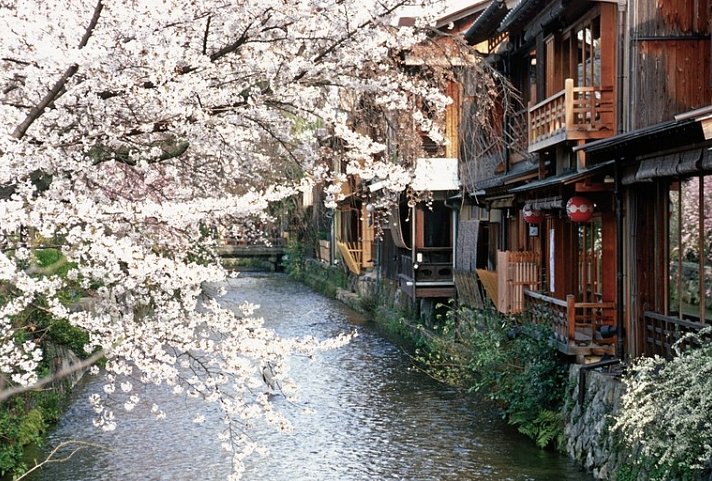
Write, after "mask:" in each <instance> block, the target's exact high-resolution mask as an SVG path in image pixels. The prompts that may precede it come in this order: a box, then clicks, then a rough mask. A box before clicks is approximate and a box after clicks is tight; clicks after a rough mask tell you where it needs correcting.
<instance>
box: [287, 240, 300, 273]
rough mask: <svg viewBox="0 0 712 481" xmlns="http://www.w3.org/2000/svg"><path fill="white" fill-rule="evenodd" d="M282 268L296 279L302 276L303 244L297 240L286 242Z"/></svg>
mask: <svg viewBox="0 0 712 481" xmlns="http://www.w3.org/2000/svg"><path fill="white" fill-rule="evenodd" d="M284 270H285V272H286V273H287V274H289V276H290V277H292V278H294V279H296V280H302V279H303V278H304V244H303V243H302V242H299V241H298V240H290V241H289V242H288V243H287V253H286V254H285V256H284Z"/></svg>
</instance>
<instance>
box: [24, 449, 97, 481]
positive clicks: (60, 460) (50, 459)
mask: <svg viewBox="0 0 712 481" xmlns="http://www.w3.org/2000/svg"><path fill="white" fill-rule="evenodd" d="M72 445H77V446H78V447H76V448H74V449H73V450H72V452H71V453H69V454H68V455H66V456H64V457H61V458H56V459H55V458H54V456H56V454H57V453H58V452H59V451H60V450H61V449H63V448H66V447H67V446H72ZM86 448H101V449H109V448H108V447H107V446H103V445H101V444H94V443H88V442H86V441H76V440H72V441H63V442H61V443H59V444H58V445H57V446H56V447H55V448H54V449H53V450H52V451H51V452H50V453H49V455H48V456H47V458H46V459H45V460H44V461H42V462H41V463H37V464H35V465H34V466H32V467H31V468H30V469H28V470H27V471H26V472H25V473H24V474H22V475H21V476H19V477H17V478H15V481H20V480H21V479H24V478H26V477H27V476H29V475H30V473H32V472H33V471H36V470H37V469H39V468H41V467H42V466H44V465H45V464H50V463H64V462H67V461H69V460H70V459H72V456H74V455H75V454H77V453H78V452H79V451H80V450H82V449H86Z"/></svg>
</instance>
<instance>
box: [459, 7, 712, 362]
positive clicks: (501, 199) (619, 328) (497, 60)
mask: <svg viewBox="0 0 712 481" xmlns="http://www.w3.org/2000/svg"><path fill="white" fill-rule="evenodd" d="M508 5H510V7H511V9H510V10H509V11H508V12H506V13H505V14H502V13H501V12H500V9H501V8H502V7H503V4H502V2H493V6H492V8H491V12H492V13H491V15H492V16H491V17H487V18H484V19H482V20H481V21H479V22H478V21H477V19H475V20H474V21H473V24H472V25H473V27H472V28H471V29H470V31H468V32H467V34H466V37H465V38H472V39H476V40H477V41H478V42H485V43H486V45H487V46H488V47H487V48H481V49H480V51H482V52H483V53H484V54H485V55H489V57H490V59H491V61H492V62H493V63H494V64H495V65H497V66H498V68H500V69H501V71H502V72H503V73H504V74H505V75H507V76H508V78H509V79H510V81H511V82H512V84H513V85H515V86H516V87H517V88H518V89H519V90H520V92H521V96H522V98H523V100H524V103H525V105H526V109H525V112H526V125H525V129H526V133H527V134H526V136H525V139H526V150H527V152H528V153H529V155H530V156H531V157H530V161H531V162H532V163H534V164H535V165H536V167H537V168H536V173H535V175H534V176H531V175H519V176H512V175H511V174H510V172H509V171H507V172H504V173H502V172H496V171H492V170H490V171H489V172H490V175H491V177H490V178H480V179H477V181H476V182H474V183H473V185H472V186H467V188H469V189H470V191H471V192H470V193H474V192H477V197H476V202H477V204H478V205H479V208H481V209H485V210H488V212H489V213H490V214H489V216H488V217H489V218H488V220H487V221H484V222H483V223H482V225H481V226H480V227H481V228H482V227H483V226H484V227H486V228H487V230H488V232H489V235H488V236H480V240H479V242H480V243H488V248H487V251H486V252H488V254H487V256H488V262H487V264H488V266H487V267H486V268H482V267H480V268H479V269H476V272H477V275H478V277H479V280H480V283H481V285H482V286H483V287H484V288H486V289H485V290H486V291H487V292H488V295H489V297H491V298H492V299H493V302H494V304H495V305H496V306H498V307H500V310H502V311H504V312H510V313H514V312H517V311H519V310H520V307H519V306H520V304H519V302H520V299H521V301H522V302H524V303H525V304H527V305H530V306H533V305H542V304H545V305H547V306H548V308H549V310H550V311H551V312H553V313H554V318H555V319H557V321H556V322H557V340H558V341H559V348H560V350H561V351H562V352H565V353H567V354H570V355H576V356H577V359H579V360H583V359H584V358H587V357H594V358H595V357H596V356H601V355H618V356H621V357H623V356H626V357H628V356H637V355H640V354H664V355H670V354H671V350H670V349H671V345H672V343H673V342H674V340H675V339H677V338H679V337H680V336H681V335H682V334H683V333H684V332H688V331H690V330H695V329H699V328H700V327H701V326H703V325H706V324H707V323H710V322H712V311H711V310H710V309H712V306H710V307H708V308H706V307H705V301H704V298H705V296H707V297H709V296H710V295H711V294H712V259H710V258H709V256H708V257H705V255H707V254H704V252H706V251H705V246H706V245H709V242H710V240H711V238H712V228H710V227H708V224H709V223H708V222H706V220H705V219H707V218H708V216H709V215H712V212H706V211H705V209H708V208H710V207H708V206H707V204H706V203H705V201H703V200H701V199H703V198H705V197H706V196H708V195H709V194H708V193H707V192H706V190H705V188H706V186H707V185H709V186H711V187H712V179H710V176H709V174H710V173H711V172H712V160H709V161H707V160H706V159H707V158H708V157H710V156H709V155H708V153H707V152H708V151H707V150H706V149H707V146H708V144H709V143H710V140H709V139H711V138H712V128H711V127H712V120H711V119H712V110H710V109H706V107H707V106H709V105H710V104H712V77H711V74H712V73H711V70H710V58H711V57H712V51H711V47H710V8H711V5H712V2H711V1H710V0H695V1H692V0H658V1H655V2H650V1H644V0H629V1H628V2H625V4H616V3H614V2H605V1H585V0H570V1H566V2H561V1H549V0H520V1H518V2H514V3H513V4H509V3H508ZM495 11H496V12H499V15H500V16H499V18H498V22H499V23H498V24H497V25H496V26H493V25H492V19H493V18H495V17H494V12H495ZM486 12H487V11H486ZM483 15H484V14H483ZM504 40H506V42H505V41H504ZM695 109H701V110H695ZM504 122H505V127H504V128H503V130H504V131H507V129H514V128H520V129H521V123H519V122H517V123H516V124H515V119H514V118H513V116H510V117H509V118H505V119H504ZM515 125H516V127H515ZM505 155H508V156H511V153H510V152H505ZM482 161H483V162H487V159H482ZM470 162H475V163H476V162H477V160H476V159H475V160H472V159H470ZM503 162H504V163H505V165H512V164H511V160H510V159H509V158H506V159H504V160H503ZM485 165H486V164H485ZM480 171H482V170H480ZM695 191H696V194H695ZM688 192H691V193H689V194H688ZM693 194H694V195H696V197H694V195H693ZM684 196H687V197H684ZM574 197H584V198H585V199H587V200H588V201H589V202H590V203H591V204H592V205H593V206H594V211H593V214H592V216H591V218H590V219H588V220H586V221H585V222H580V221H576V220H572V219H571V218H569V215H568V213H567V208H566V205H567V201H569V199H572V198H574ZM675 199H677V204H675ZM689 199H697V200H694V201H693V202H692V205H693V208H690V207H689V206H688V204H690V202H691V201H689ZM671 203H672V204H674V205H677V211H679V213H678V214H677V217H675V216H676V214H675V213H674V212H675V208H673V207H671ZM695 203H696V204H695ZM525 205H527V206H528V207H529V208H532V207H533V208H534V209H535V210H537V211H538V213H539V216H538V217H537V221H536V223H528V222H525V221H524V214H523V212H522V208H523V207H524V206H525ZM695 206H696V207H695ZM690 209H692V213H690V212H689V211H690ZM695 209H696V210H695ZM688 218H689V219H688ZM676 219H677V220H676ZM680 219H688V220H689V223H691V224H693V225H696V226H697V227H696V230H694V229H687V231H691V232H693V234H692V237H693V238H694V239H695V242H696V243H697V246H696V247H695V246H689V245H687V244H685V245H683V242H685V241H684V239H687V238H688V237H690V234H689V232H687V231H686V230H685V229H686V222H688V221H686V220H680ZM675 222H677V225H675ZM707 229H710V230H709V231H708V230H707ZM683 231H684V232H683ZM680 232H683V234H680ZM694 232H696V233H697V234H694ZM676 236H677V237H676ZM687 242H689V241H687ZM493 244H496V248H494V249H493V248H492V247H493ZM678 244H679V245H678ZM693 244H694V243H693ZM481 251H482V249H481V248H479V247H478V252H481ZM682 251H684V255H683V254H682V253H680V252H682ZM497 252H500V253H504V252H521V253H524V252H532V253H535V254H536V255H537V258H538V259H539V260H538V262H537V278H536V281H537V282H536V283H535V284H532V287H527V288H526V289H524V290H523V292H521V293H519V292H516V291H515V297H516V299H514V300H506V301H505V300H503V298H502V293H501V292H500V290H501V289H502V286H504V285H506V282H505V283H504V284H503V283H501V282H497V280H498V279H500V278H502V277H504V278H505V279H506V278H508V277H510V276H509V274H508V273H509V272H511V270H512V269H513V265H512V263H511V262H509V261H507V260H506V259H505V256H502V255H500V256H499V257H498V256H497V255H496V253H497ZM497 286H499V287H497ZM505 289H506V287H505Z"/></svg>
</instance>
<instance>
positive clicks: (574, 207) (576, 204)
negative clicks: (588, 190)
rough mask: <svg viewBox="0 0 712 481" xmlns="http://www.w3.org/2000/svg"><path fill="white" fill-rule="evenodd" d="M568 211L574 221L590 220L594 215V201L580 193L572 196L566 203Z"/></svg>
mask: <svg viewBox="0 0 712 481" xmlns="http://www.w3.org/2000/svg"><path fill="white" fill-rule="evenodd" d="M566 213H567V214H568V215H569V219H571V220H572V221H574V222H588V221H590V220H591V217H592V216H593V202H591V201H590V200H588V199H587V198H586V197H581V196H578V195H577V196H574V197H571V198H570V199H569V201H568V202H567V203H566Z"/></svg>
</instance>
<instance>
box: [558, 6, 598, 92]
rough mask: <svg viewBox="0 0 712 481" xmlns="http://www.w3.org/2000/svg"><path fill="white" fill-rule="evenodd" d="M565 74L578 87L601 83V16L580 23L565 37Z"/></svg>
mask: <svg viewBox="0 0 712 481" xmlns="http://www.w3.org/2000/svg"><path fill="white" fill-rule="evenodd" d="M563 55H564V75H565V77H566V78H572V79H575V80H576V86H577V87H595V86H600V85H601V17H600V16H596V17H593V18H590V19H588V20H586V21H584V22H582V23H580V24H578V25H577V26H576V27H575V28H574V29H573V30H571V31H569V32H568V33H567V35H566V36H565V39H564V45H563Z"/></svg>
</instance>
